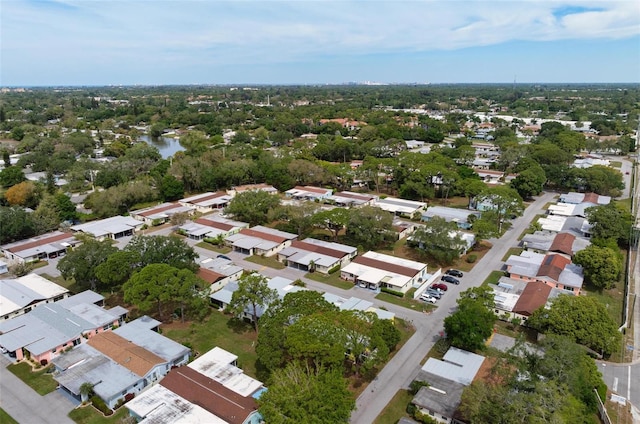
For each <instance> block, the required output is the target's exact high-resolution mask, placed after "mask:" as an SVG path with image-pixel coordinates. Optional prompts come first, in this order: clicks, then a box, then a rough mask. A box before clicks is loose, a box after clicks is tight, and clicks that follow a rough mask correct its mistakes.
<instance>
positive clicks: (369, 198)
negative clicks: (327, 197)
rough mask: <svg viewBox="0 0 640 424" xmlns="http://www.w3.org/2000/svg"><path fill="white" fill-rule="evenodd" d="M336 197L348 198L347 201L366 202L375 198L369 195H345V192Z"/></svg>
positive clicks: (337, 194)
mask: <svg viewBox="0 0 640 424" xmlns="http://www.w3.org/2000/svg"><path fill="white" fill-rule="evenodd" d="M335 195H336V196H340V197H346V198H347V199H356V200H362V201H365V202H368V201H369V200H372V199H373V198H374V197H373V196H370V195H368V194H354V193H345V192H344V191H341V192H339V193H336V194H335Z"/></svg>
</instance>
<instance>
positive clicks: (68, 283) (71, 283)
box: [40, 273, 82, 293]
mask: <svg viewBox="0 0 640 424" xmlns="http://www.w3.org/2000/svg"><path fill="white" fill-rule="evenodd" d="M40 275H41V276H43V277H44V278H46V279H47V280H50V281H53V282H54V283H56V284H58V285H60V286H62V287H64V288H65V289H67V290H69V291H70V292H71V293H79V292H81V291H82V290H81V289H80V287H79V286H78V285H77V284H76V281H75V280H74V279H73V278H70V279H68V280H65V279H64V277H62V276H59V277H54V276H53V275H49V274H46V273H45V274H40Z"/></svg>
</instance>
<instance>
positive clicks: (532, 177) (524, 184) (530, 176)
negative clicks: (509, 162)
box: [511, 164, 547, 199]
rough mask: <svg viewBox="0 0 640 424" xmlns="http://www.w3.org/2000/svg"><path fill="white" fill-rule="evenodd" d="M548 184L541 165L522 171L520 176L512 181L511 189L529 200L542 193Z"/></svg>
mask: <svg viewBox="0 0 640 424" xmlns="http://www.w3.org/2000/svg"><path fill="white" fill-rule="evenodd" d="M546 182H547V177H546V175H545V172H544V169H542V167H541V166H540V165H537V164H536V165H533V166H530V167H529V168H527V169H524V170H522V171H520V173H519V174H518V176H517V177H516V178H515V179H514V180H513V181H511V187H512V188H514V189H515V190H516V191H517V192H518V194H519V195H520V196H521V197H522V198H524V199H529V198H531V197H533V196H535V195H538V194H540V193H541V192H542V188H543V187H544V184H545V183H546Z"/></svg>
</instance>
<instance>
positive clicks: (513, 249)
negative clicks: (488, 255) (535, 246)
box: [502, 247, 524, 262]
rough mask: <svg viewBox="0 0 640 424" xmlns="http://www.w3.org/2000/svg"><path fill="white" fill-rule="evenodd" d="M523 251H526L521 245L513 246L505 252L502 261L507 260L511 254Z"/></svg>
mask: <svg viewBox="0 0 640 424" xmlns="http://www.w3.org/2000/svg"><path fill="white" fill-rule="evenodd" d="M523 251H524V249H522V248H520V247H512V248H510V249H509V250H507V253H505V254H504V256H503V257H502V262H506V261H507V259H509V256H511V255H519V254H520V253H522V252H523Z"/></svg>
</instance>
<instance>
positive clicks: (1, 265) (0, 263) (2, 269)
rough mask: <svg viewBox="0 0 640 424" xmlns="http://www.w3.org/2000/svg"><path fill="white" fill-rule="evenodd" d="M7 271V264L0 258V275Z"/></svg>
mask: <svg viewBox="0 0 640 424" xmlns="http://www.w3.org/2000/svg"><path fill="white" fill-rule="evenodd" d="M8 272H9V264H7V263H6V262H5V261H3V260H2V259H0V275H2V274H7V273H8Z"/></svg>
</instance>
